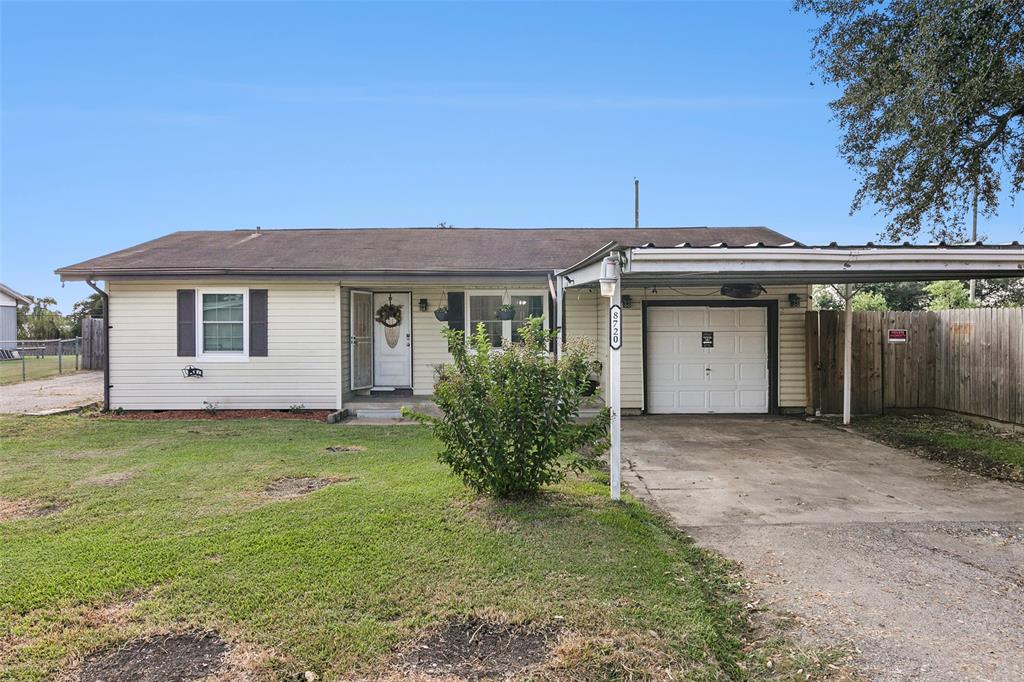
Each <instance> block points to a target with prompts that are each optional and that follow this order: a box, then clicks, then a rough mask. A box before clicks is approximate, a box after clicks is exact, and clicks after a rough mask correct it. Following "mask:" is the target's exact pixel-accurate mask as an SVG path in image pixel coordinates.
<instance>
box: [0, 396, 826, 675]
mask: <svg viewBox="0 0 1024 682" xmlns="http://www.w3.org/2000/svg"><path fill="white" fill-rule="evenodd" d="M0 434H2V436H0V499H5V500H12V501H30V502H31V504H33V505H37V506H39V507H43V506H46V505H61V508H62V511H61V513H59V514H53V515H50V516H39V517H32V516H29V517H18V518H17V519H14V520H9V521H7V522H3V523H0V586H2V590H0V679H18V680H41V679H49V678H51V677H54V676H55V675H59V674H62V673H63V674H68V673H69V672H71V673H73V672H74V670H75V669H76V666H78V665H79V664H80V663H81V661H83V660H86V659H89V657H90V656H95V655H96V654H97V652H102V651H104V650H108V649H109V648H110V647H112V646H120V645H123V644H125V643H126V642H128V641H129V640H137V641H140V640H141V641H150V640H152V639H153V638H160V637H167V636H169V634H168V633H184V632H211V633H216V635H217V636H218V637H221V638H223V640H224V641H225V642H226V643H227V644H228V646H229V647H230V652H229V653H228V659H229V660H230V661H232V663H231V665H232V666H235V667H233V668H232V671H233V672H232V674H235V675H238V676H242V672H244V674H245V675H247V676H249V677H251V678H253V679H280V678H282V677H287V676H293V675H296V674H301V673H303V672H304V671H307V670H310V671H314V672H316V673H318V674H319V675H320V677H321V679H337V678H339V677H342V676H344V675H352V676H367V677H371V678H374V677H380V676H387V675H395V674H397V673H396V671H398V670H400V663H401V660H402V659H401V656H402V652H403V651H408V647H410V646H412V645H414V644H415V643H416V642H417V641H422V638H423V637H424V636H429V634H430V633H431V632H437V631H439V629H440V628H443V627H444V626H445V624H450V623H452V622H467V620H466V619H472V618H480V619H484V620H487V621H492V622H501V623H506V624H508V627H509V628H512V630H515V627H518V625H522V627H523V628H525V629H526V630H528V631H536V630H537V629H538V628H540V629H541V631H543V632H557V633H559V635H558V641H557V642H552V643H551V647H550V652H549V654H548V657H547V659H546V660H545V662H543V663H541V664H539V666H537V667H535V668H534V672H533V675H534V676H535V677H536V678H539V679H566V678H569V679H687V680H722V679H745V678H751V677H759V678H760V677H773V678H774V677H778V678H780V679H790V674H789V673H786V665H785V663H784V661H785V660H789V659H791V658H793V657H789V658H787V655H786V654H780V652H781V651H782V649H781V647H780V646H778V645H774V644H772V645H771V648H770V649H768V650H766V648H765V646H760V645H758V646H752V645H751V639H750V638H749V635H750V633H751V631H750V629H749V623H748V620H747V618H746V615H745V609H744V607H743V598H742V594H741V593H740V591H739V588H738V587H737V582H736V578H735V577H730V575H729V570H730V567H729V566H728V565H727V564H725V563H724V562H723V561H721V560H720V559H718V558H716V557H715V556H713V555H711V554H709V553H707V552H705V551H703V550H701V549H699V548H697V547H696V546H694V545H693V544H692V542H691V541H690V540H689V539H688V538H687V537H686V536H684V535H682V534H681V533H679V532H677V531H675V530H673V529H672V528H670V527H669V526H668V524H667V523H666V522H664V521H663V520H662V519H660V518H659V517H657V516H655V515H653V514H651V513H650V512H649V511H648V510H647V509H646V508H645V507H643V506H642V505H640V504H639V503H637V502H635V501H627V502H625V503H622V504H616V503H612V502H611V501H609V500H608V499H607V492H606V487H605V485H604V482H603V481H600V480H593V479H576V480H572V481H568V482H566V483H564V484H562V485H559V486H555V487H552V488H551V489H549V491H548V492H547V493H545V494H544V495H543V496H541V498H540V499H537V500H532V501H517V502H512V503H492V502H486V503H481V502H478V501H476V500H474V498H473V497H472V496H471V495H470V494H469V493H468V492H467V490H466V489H465V488H464V487H463V486H462V485H461V484H460V483H459V482H458V481H457V480H456V479H455V478H454V477H453V476H451V475H450V474H449V473H448V471H447V469H445V468H444V467H442V466H441V465H440V464H439V463H438V462H437V460H436V451H437V447H438V446H437V443H436V442H435V441H434V440H433V439H432V438H431V436H430V435H429V434H428V432H427V431H426V430H425V429H422V428H419V427H410V426H403V427H386V426H382V427H369V426H360V427H352V426H349V427H346V426H334V425H326V424H321V423H316V422H305V421H212V422H211V421H180V422H174V421H125V420H114V419H86V418H83V417H80V416H77V415H67V416H59V417H47V418H24V417H3V418H0ZM338 443H344V444H346V447H347V448H351V450H349V451H347V452H345V454H344V456H339V455H338V454H337V453H334V452H330V451H329V450H328V448H330V447H334V446H337V444H338ZM121 472H132V476H131V477H126V476H123V475H122V473H121ZM304 477H308V478H316V479H329V480H334V481H344V483H343V484H342V483H339V484H337V485H329V486H326V487H323V488H321V489H318V490H312V491H310V492H309V494H306V495H303V496H300V497H295V498H293V499H286V500H274V501H272V500H269V499H267V496H266V495H265V493H264V490H265V488H266V487H267V486H268V485H269V484H271V483H272V482H274V481H279V480H281V479H285V478H304ZM112 478H117V485H97V484H95V482H96V481H107V480H111V479H112ZM25 503H26V504H27V502H25ZM516 631H518V630H516ZM793 660H794V661H795V660H796V659H793ZM804 660H805V659H804V658H801V659H800V664H803V661H804ZM239 661H241V662H239ZM763 661H774V663H773V664H772V665H771V666H770V668H766V667H765V666H764V665H762V663H761V662H763ZM238 666H242V668H245V669H244V670H243V671H242V672H239V671H240V668H238ZM581 671H582V672H581ZM812 672H813V671H811V670H807V671H806V673H812ZM790 673H792V674H793V675H795V673H796V669H795V668H792V669H791V670H790ZM581 675H582V676H581ZM799 678H800V679H804V678H805V672H803V671H802V672H801V674H800V675H799Z"/></svg>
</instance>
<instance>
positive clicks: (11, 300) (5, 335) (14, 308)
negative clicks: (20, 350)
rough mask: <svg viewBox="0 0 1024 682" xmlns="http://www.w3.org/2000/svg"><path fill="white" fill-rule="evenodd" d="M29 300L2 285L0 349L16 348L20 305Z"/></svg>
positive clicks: (0, 295) (0, 290)
mask: <svg viewBox="0 0 1024 682" xmlns="http://www.w3.org/2000/svg"><path fill="white" fill-rule="evenodd" d="M19 303H24V304H26V305H27V304H28V303H29V300H28V299H27V298H25V297H24V296H22V295H21V294H19V293H18V292H17V291H15V290H14V289H12V288H10V287H9V286H7V285H6V284H3V283H0V348H3V349H5V350H8V349H11V348H16V347H17V344H16V343H15V341H17V339H18V304H19Z"/></svg>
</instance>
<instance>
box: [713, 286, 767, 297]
mask: <svg viewBox="0 0 1024 682" xmlns="http://www.w3.org/2000/svg"><path fill="white" fill-rule="evenodd" d="M720 291H721V292H722V296H728V297H729V298H757V297H758V296H760V295H761V294H763V293H766V291H765V288H764V287H763V286H761V285H760V284H754V283H749V284H746V283H744V284H723V285H722V288H721V290H720Z"/></svg>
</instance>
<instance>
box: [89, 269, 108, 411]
mask: <svg viewBox="0 0 1024 682" xmlns="http://www.w3.org/2000/svg"><path fill="white" fill-rule="evenodd" d="M85 283H86V284H88V285H89V286H90V287H92V288H93V290H94V291H95V292H96V293H97V294H99V295H100V298H102V299H103V327H104V329H103V411H104V412H109V411H110V295H109V294H108V293H107V292H106V291H104V290H103V289H100V288H99V287H98V286H96V283H95V282H93V281H92V280H91V279H87V280H85Z"/></svg>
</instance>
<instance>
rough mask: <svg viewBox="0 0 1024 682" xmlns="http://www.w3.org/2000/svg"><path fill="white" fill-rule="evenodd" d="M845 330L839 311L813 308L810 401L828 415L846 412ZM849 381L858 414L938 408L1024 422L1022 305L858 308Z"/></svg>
mask: <svg viewBox="0 0 1024 682" xmlns="http://www.w3.org/2000/svg"><path fill="white" fill-rule="evenodd" d="M889 330H906V332H907V333H906V341H905V342H904V343H890V342H889V338H888V335H889ZM843 333H844V314H843V313H842V312H841V311H834V310H821V311H811V312H808V313H807V355H808V357H807V373H808V377H807V379H808V380H807V390H808V396H807V399H808V404H809V405H810V406H811V407H812V408H813V409H815V410H820V411H821V412H822V413H823V414H838V413H841V412H842V411H843V369H844V368H843ZM897 336H899V333H898V332H897ZM851 379H852V387H853V395H852V400H851V402H852V406H851V407H852V411H853V413H854V414H878V413H882V412H884V411H885V410H886V409H887V408H934V409H943V410H952V411H955V412H963V413H965V414H973V415H978V416H981V417H988V418H990V419H998V420H1000V421H1005V422H1015V423H1018V424H1024V309H1022V308H976V309H971V310H943V311H940V312H929V311H913V312H884V313H880V312H855V313H853V363H852V369H851Z"/></svg>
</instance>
